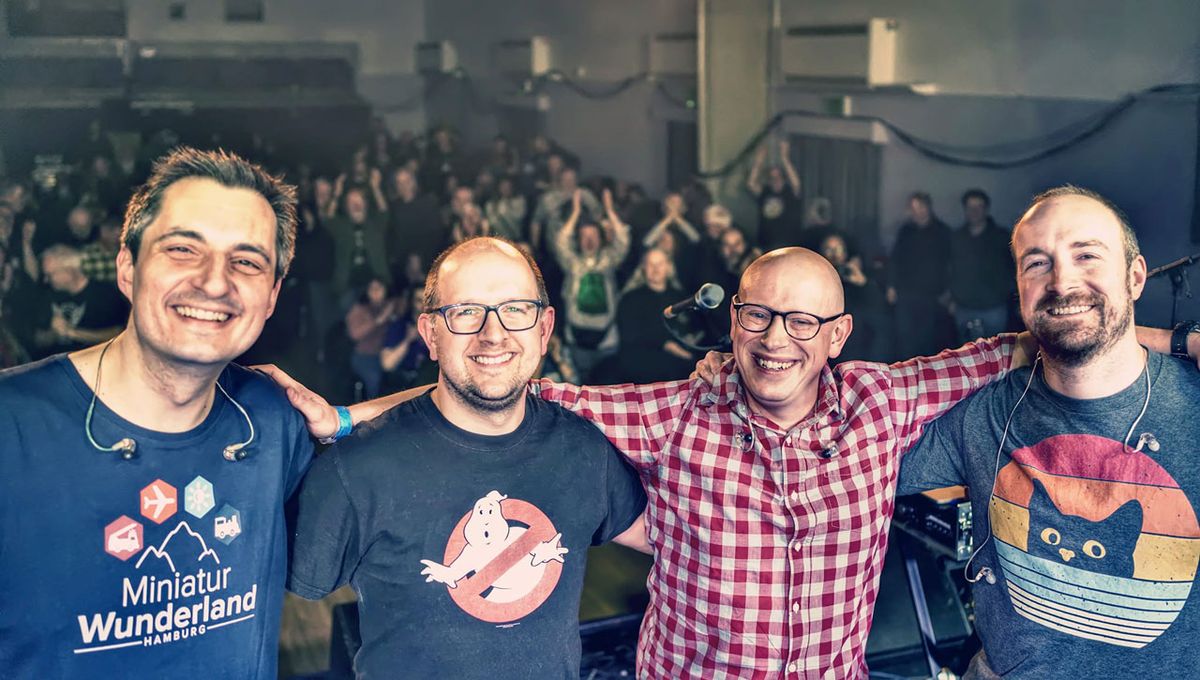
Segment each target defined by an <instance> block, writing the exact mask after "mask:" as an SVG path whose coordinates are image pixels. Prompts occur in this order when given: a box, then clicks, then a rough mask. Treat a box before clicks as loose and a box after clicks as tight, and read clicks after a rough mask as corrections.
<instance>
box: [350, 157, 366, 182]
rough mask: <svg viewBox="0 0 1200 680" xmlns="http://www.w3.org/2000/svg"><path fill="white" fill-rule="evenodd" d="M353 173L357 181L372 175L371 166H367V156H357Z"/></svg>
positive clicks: (363, 180) (364, 179)
mask: <svg viewBox="0 0 1200 680" xmlns="http://www.w3.org/2000/svg"><path fill="white" fill-rule="evenodd" d="M353 174H354V181H355V182H365V181H367V176H368V175H370V168H368V167H367V159H366V158H365V157H363V158H358V157H355V159H354V172H353Z"/></svg>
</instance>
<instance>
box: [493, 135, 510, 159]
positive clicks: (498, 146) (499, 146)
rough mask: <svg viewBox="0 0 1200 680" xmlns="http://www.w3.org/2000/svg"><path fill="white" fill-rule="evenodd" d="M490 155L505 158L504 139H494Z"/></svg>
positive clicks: (506, 141) (506, 149) (506, 150)
mask: <svg viewBox="0 0 1200 680" xmlns="http://www.w3.org/2000/svg"><path fill="white" fill-rule="evenodd" d="M492 153H494V154H495V155H497V156H505V155H507V154H508V140H507V139H505V138H504V137H496V138H495V139H493V140H492Z"/></svg>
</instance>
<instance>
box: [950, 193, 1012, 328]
mask: <svg viewBox="0 0 1200 680" xmlns="http://www.w3.org/2000/svg"><path fill="white" fill-rule="evenodd" d="M991 203H992V202H991V199H990V198H988V195H987V194H986V193H984V192H983V190H982V189H969V190H967V192H966V193H964V194H963V197H962V204H963V215H964V217H965V218H966V223H965V224H963V226H962V228H960V229H958V230H957V231H955V232H954V233H953V235H952V236H951V238H950V302H951V309H952V311H953V313H954V323H955V325H956V326H957V327H958V339H959V342H967V341H969V340H974V339H975V338H990V337H991V336H993V335H997V334H999V333H1001V332H1003V331H1004V330H1006V329H1007V327H1008V303H1009V300H1010V299H1011V298H1012V296H1013V293H1014V292H1015V290H1014V285H1013V272H1014V271H1016V264H1015V263H1014V262H1013V257H1012V250H1011V249H1010V248H1009V241H1010V239H1011V236H1012V235H1011V234H1010V233H1009V231H1008V230H1007V229H1003V228H1001V227H1000V225H998V224H996V221H995V220H993V219H992V216H991V215H990V214H989V213H988V209H989V208H990V207H991Z"/></svg>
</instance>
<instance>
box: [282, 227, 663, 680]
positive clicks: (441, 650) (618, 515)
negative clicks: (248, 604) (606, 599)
mask: <svg viewBox="0 0 1200 680" xmlns="http://www.w3.org/2000/svg"><path fill="white" fill-rule="evenodd" d="M553 326H554V309H553V308H552V307H549V306H547V297H546V289H545V284H544V282H543V281H542V278H541V274H540V272H539V271H538V269H537V265H536V264H535V263H534V262H533V260H532V259H530V258H529V257H528V256H527V255H524V254H523V253H522V252H521V251H520V250H518V249H517V248H515V247H514V246H513V245H512V244H511V243H509V242H507V241H503V240H500V239H492V238H476V239H471V240H468V241H464V242H462V243H460V244H458V245H456V246H454V247H452V248H450V249H448V250H447V251H445V252H444V253H442V255H441V256H439V258H438V260H437V261H436V262H435V263H434V264H433V266H432V267H431V268H430V272H429V278H428V280H427V282H426V286H425V308H424V310H423V313H422V314H421V316H420V318H419V320H418V328H419V331H420V333H421V337H422V338H423V339H424V340H425V343H426V344H427V345H428V346H429V351H430V357H431V358H432V359H434V360H435V361H437V362H438V366H439V373H438V382H437V385H436V387H435V388H434V390H433V391H432V392H427V393H426V394H424V395H422V396H420V397H417V398H416V399H413V400H412V401H409V402H407V403H405V404H403V405H400V406H398V407H396V408H394V409H391V410H389V411H387V412H386V413H384V414H383V415H382V416H380V417H379V418H377V419H375V420H372V421H371V422H370V424H368V425H367V426H365V427H364V428H362V429H361V430H360V431H359V432H358V433H356V434H355V435H354V436H353V437H351V438H350V439H347V440H344V441H343V442H340V443H339V444H337V445H336V446H334V447H333V448H332V449H330V450H329V451H328V452H327V453H325V454H324V455H322V456H321V457H320V458H318V459H317V461H316V463H314V465H313V468H312V470H311V471H310V472H309V474H308V476H307V477H306V478H305V480H304V483H303V486H302V488H301V491H300V493H299V495H298V497H297V503H296V511H295V517H296V520H295V528H294V531H293V549H292V561H291V569H290V573H289V576H288V586H289V588H290V589H291V590H292V591H294V592H296V593H298V594H299V595H302V596H304V597H307V598H311V599H316V598H320V597H324V596H325V595H327V594H329V593H330V592H332V591H333V590H334V589H336V588H338V587H339V586H341V585H343V584H346V583H349V584H350V585H351V586H353V587H354V589H355V591H356V592H357V593H358V600H359V603H360V604H359V616H360V617H361V624H360V625H361V630H362V638H363V645H362V648H361V649H360V651H359V652H358V654H357V655H356V656H355V659H354V668H355V672H356V674H357V675H358V677H360V678H392V677H396V676H397V675H400V676H405V677H417V678H434V677H447V678H534V677H536V678H560V679H570V680H575V679H577V678H578V677H579V662H580V642H579V629H578V621H579V596H580V592H581V589H582V586H583V574H584V564H585V560H584V557H585V555H586V552H587V548H588V546H590V545H596V544H599V543H603V542H606V541H609V540H617V541H620V542H623V543H625V544H627V545H632V546H636V547H641V548H642V549H644V550H648V547H647V546H646V545H645V535H644V527H643V524H642V520H641V517H640V515H641V513H642V510H643V508H644V507H645V500H646V499H645V493H644V492H643V491H642V487H641V484H640V483H639V481H638V478H637V476H636V475H635V474H634V473H633V471H632V470H631V469H630V468H629V467H628V466H627V465H626V464H625V463H624V462H623V461H622V460H621V457H620V456H619V455H618V454H617V452H616V451H615V450H614V449H613V448H612V446H611V445H610V444H609V443H608V442H607V440H605V438H604V436H603V435H601V434H600V433H599V432H598V431H596V430H595V429H594V428H593V427H591V425H590V424H588V423H587V422H586V421H584V420H582V419H580V418H578V417H577V416H574V415H572V414H570V413H568V412H567V411H565V410H564V409H562V408H560V407H558V406H554V405H552V404H548V403H546V402H543V401H541V400H539V399H536V398H534V397H532V396H530V395H528V394H527V390H526V384H527V383H528V381H529V379H530V378H532V377H533V375H534V373H535V372H536V371H537V368H538V365H539V363H540V362H541V359H542V356H543V355H544V354H545V352H546V348H547V343H548V342H549V340H550V336H551V333H552V332H553ZM302 408H303V407H302Z"/></svg>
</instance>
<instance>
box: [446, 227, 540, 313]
mask: <svg viewBox="0 0 1200 680" xmlns="http://www.w3.org/2000/svg"><path fill="white" fill-rule="evenodd" d="M490 265H496V266H501V267H504V266H506V265H507V266H509V267H512V268H513V271H514V273H518V275H519V272H521V271H522V270H524V271H526V272H528V276H529V278H530V279H531V280H532V281H533V284H534V287H535V288H536V290H537V299H538V300H541V301H542V303H548V302H549V297H548V296H547V294H546V282H545V280H543V278H542V271H541V269H539V268H538V266H537V262H535V261H534V260H533V258H532V257H530V255H529V254H528V253H527V252H525V251H524V250H522V249H520V248H518V247H517V246H516V245H515V244H513V243H512V242H511V241H508V240H507V239H503V238H497V237H494V236H479V237H475V238H469V239H466V240H464V241H460V242H459V243H456V244H454V245H453V246H450V247H449V248H447V249H446V250H444V251H442V253H441V254H440V255H438V256H437V258H436V259H435V260H434V261H433V264H432V265H431V266H430V267H429V274H428V275H427V276H426V279H425V300H424V304H425V309H426V310H430V309H436V308H437V307H439V306H441V305H443V304H454V303H456V302H461V300H455V301H452V302H442V301H441V300H440V297H439V290H438V283H439V281H441V279H442V278H445V277H450V276H455V275H458V274H461V273H462V272H463V271H464V270H469V269H470V268H473V267H477V266H490Z"/></svg>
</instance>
